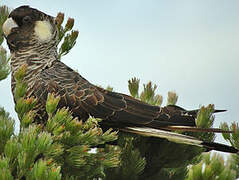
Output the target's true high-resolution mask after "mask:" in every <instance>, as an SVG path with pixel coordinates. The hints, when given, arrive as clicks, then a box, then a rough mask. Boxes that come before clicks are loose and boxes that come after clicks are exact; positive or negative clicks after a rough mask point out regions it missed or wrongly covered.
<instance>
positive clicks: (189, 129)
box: [161, 126, 233, 133]
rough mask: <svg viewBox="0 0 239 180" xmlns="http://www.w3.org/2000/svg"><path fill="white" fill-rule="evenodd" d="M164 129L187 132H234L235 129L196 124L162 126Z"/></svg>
mask: <svg viewBox="0 0 239 180" xmlns="http://www.w3.org/2000/svg"><path fill="white" fill-rule="evenodd" d="M161 129H164V130H174V131H175V130H181V131H187V132H214V133H233V131H226V130H222V129H219V128H200V127H194V126H167V127H162V128H161Z"/></svg>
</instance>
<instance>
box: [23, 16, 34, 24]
mask: <svg viewBox="0 0 239 180" xmlns="http://www.w3.org/2000/svg"><path fill="white" fill-rule="evenodd" d="M31 21H32V18H31V17H30V16H25V17H24V18H23V19H22V22H23V23H24V24H26V23H30V22H31Z"/></svg>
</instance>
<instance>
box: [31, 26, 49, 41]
mask: <svg viewBox="0 0 239 180" xmlns="http://www.w3.org/2000/svg"><path fill="white" fill-rule="evenodd" d="M34 31H35V35H36V36H37V37H38V39H39V40H40V41H41V42H48V41H50V40H51V38H52V26H51V24H50V22H48V21H36V24H35V28H34Z"/></svg>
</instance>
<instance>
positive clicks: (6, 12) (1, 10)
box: [0, 6, 9, 45]
mask: <svg viewBox="0 0 239 180" xmlns="http://www.w3.org/2000/svg"><path fill="white" fill-rule="evenodd" d="M0 14H1V16H0V27H2V25H3V23H4V22H5V21H6V20H7V17H8V15H9V9H8V7H6V6H0ZM3 40H4V38H3V31H2V28H0V45H1V44H2V43H3Z"/></svg>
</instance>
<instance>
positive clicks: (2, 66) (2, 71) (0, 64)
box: [0, 6, 10, 81]
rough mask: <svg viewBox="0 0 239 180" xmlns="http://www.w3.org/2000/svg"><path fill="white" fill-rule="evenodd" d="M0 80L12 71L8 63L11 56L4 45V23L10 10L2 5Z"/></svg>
mask: <svg viewBox="0 0 239 180" xmlns="http://www.w3.org/2000/svg"><path fill="white" fill-rule="evenodd" d="M0 14H1V16H0V81H1V80H3V79H5V78H7V76H8V75H9V73H10V66H9V64H8V62H9V58H8V57H7V51H6V50H5V49H4V48H3V47H2V43H3V40H4V38H3V32H2V28H1V27H2V25H3V23H4V22H5V21H6V19H7V17H8V14H9V10H8V8H7V7H6V6H0Z"/></svg>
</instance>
